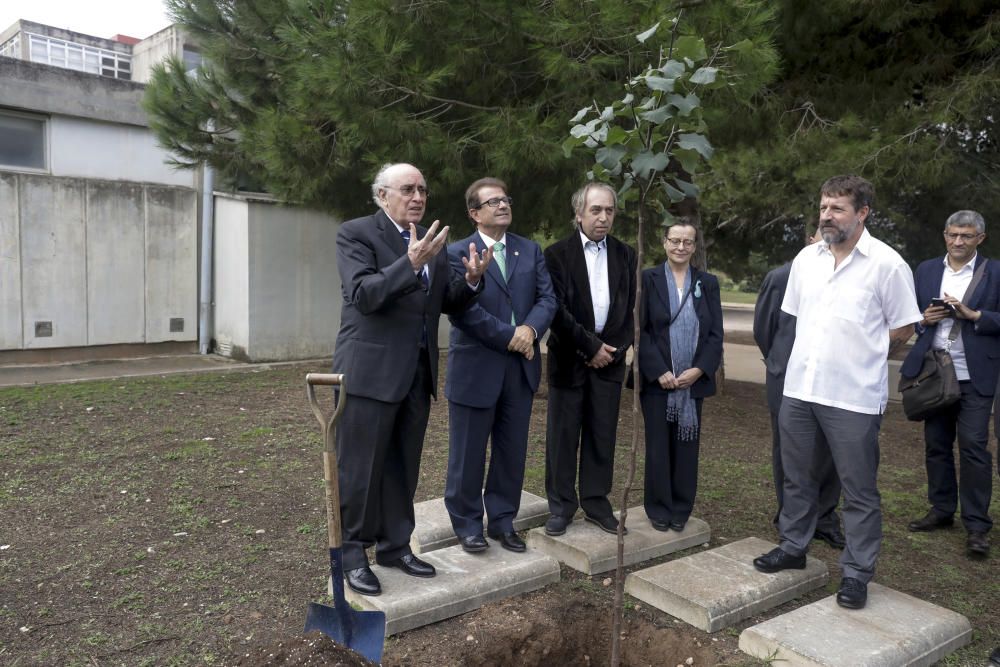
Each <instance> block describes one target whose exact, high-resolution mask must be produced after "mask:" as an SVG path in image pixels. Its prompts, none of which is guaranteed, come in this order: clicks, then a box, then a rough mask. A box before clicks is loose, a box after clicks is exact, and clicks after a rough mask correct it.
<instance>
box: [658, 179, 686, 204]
mask: <svg viewBox="0 0 1000 667" xmlns="http://www.w3.org/2000/svg"><path fill="white" fill-rule="evenodd" d="M663 191H664V192H666V193H667V196H668V197H670V201H671V202H673V203H675V204H676V203H677V202H679V201H684V199H685V196H684V193H683V192H681V191H680V190H678V189H677V188H675V187H674V186H672V185H670V183H667V182H666V181H664V182H663Z"/></svg>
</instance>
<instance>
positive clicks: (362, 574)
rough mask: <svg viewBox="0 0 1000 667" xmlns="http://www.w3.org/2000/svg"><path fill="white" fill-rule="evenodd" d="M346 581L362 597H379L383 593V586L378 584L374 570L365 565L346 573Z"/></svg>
mask: <svg viewBox="0 0 1000 667" xmlns="http://www.w3.org/2000/svg"><path fill="white" fill-rule="evenodd" d="M344 579H346V580H347V585H348V586H350V587H351V590H352V591H354V592H356V593H361V594H362V595H379V594H380V593H381V592H382V584H380V583H379V582H378V577H376V576H375V573H374V572H372V569H371V568H370V567H368V566H367V565H365V566H364V567H358V568H355V569H353V570H345V571H344Z"/></svg>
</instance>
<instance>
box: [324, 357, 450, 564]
mask: <svg viewBox="0 0 1000 667" xmlns="http://www.w3.org/2000/svg"><path fill="white" fill-rule="evenodd" d="M430 377H431V375H430V367H429V365H428V361H427V355H426V354H421V355H420V361H419V362H418V364H417V372H416V374H415V375H414V377H413V383H412V384H411V386H410V390H409V392H408V393H407V395H406V396H405V397H404V398H403V400H402V401H400V402H399V403H386V402H383V401H377V400H374V399H371V398H364V397H362V396H354V395H351V394H348V395H347V403H346V405H345V406H344V412H343V414H342V415H341V416H340V420H339V421H338V422H337V470H338V475H339V483H340V517H341V524H342V525H341V534H342V536H343V539H344V544H343V553H344V569H345V570H351V569H354V568H358V567H363V566H365V565H367V564H368V558H367V556H366V555H365V549H366V548H368V547H370V546H372V545H375V561H376V562H378V563H386V562H389V561H392V560H396V559H397V558H400V557H401V556H405V555H407V554H409V553H412V552H411V551H410V536H411V535H412V534H413V526H414V517H413V496H414V494H415V493H416V490H417V481H418V479H419V472H420V454H421V451H422V450H423V446H424V432H425V431H426V430H427V420H428V417H429V415H430V406H431V398H430Z"/></svg>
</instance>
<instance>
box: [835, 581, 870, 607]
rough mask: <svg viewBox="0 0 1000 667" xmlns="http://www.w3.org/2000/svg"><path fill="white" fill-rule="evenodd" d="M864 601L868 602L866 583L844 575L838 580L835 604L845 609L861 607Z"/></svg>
mask: <svg viewBox="0 0 1000 667" xmlns="http://www.w3.org/2000/svg"><path fill="white" fill-rule="evenodd" d="M866 602H868V584H866V583H865V582H863V581H861V580H859V579H855V578H854V577H844V578H843V579H841V580H840V590H839V591H837V604H839V605H840V606H841V607H845V608H847V609H861V608H862V607H864V606H865V603H866Z"/></svg>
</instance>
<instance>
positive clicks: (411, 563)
mask: <svg viewBox="0 0 1000 667" xmlns="http://www.w3.org/2000/svg"><path fill="white" fill-rule="evenodd" d="M382 565H383V567H395V568H399V569H400V570H402V571H403V572H404V573H406V574H408V575H410V576H411V577H433V576H434V575H435V574H437V571H436V570H435V569H434V566H433V565H431V564H430V563H428V562H425V561H422V560H420V559H419V558H417V557H416V556H414V555H413V554H406V555H405V556H401V557H399V558H397V559H396V560H391V561H389V562H388V563H382Z"/></svg>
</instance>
